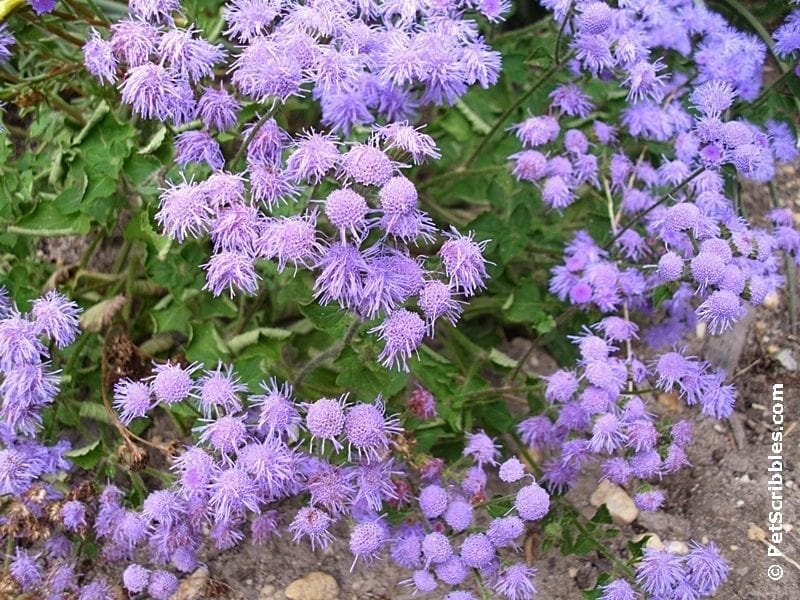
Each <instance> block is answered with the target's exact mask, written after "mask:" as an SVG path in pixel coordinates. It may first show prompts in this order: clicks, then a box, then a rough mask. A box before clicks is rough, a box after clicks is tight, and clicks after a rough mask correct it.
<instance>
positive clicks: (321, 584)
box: [283, 571, 339, 600]
mask: <svg viewBox="0 0 800 600" xmlns="http://www.w3.org/2000/svg"><path fill="white" fill-rule="evenodd" d="M283 593H284V594H286V597H287V598H288V599H289V600H339V584H338V583H336V580H335V579H334V578H333V577H331V576H330V575H328V574H327V573H323V572H322V571H312V572H311V573H309V574H308V575H306V576H305V577H303V578H301V579H297V580H295V581H293V582H292V583H290V584H289V585H288V587H287V588H286V589H285V590H284V591H283Z"/></svg>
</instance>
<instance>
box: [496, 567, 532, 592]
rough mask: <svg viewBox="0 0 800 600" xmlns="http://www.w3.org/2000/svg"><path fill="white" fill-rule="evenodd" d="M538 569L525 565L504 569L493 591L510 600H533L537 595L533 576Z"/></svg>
mask: <svg viewBox="0 0 800 600" xmlns="http://www.w3.org/2000/svg"><path fill="white" fill-rule="evenodd" d="M535 574H536V569H534V568H533V567H529V566H528V565H526V564H525V563H515V564H513V565H509V566H507V567H504V568H503V569H502V570H501V571H500V573H499V574H498V575H497V579H496V580H495V583H494V584H493V585H492V589H493V590H494V591H495V592H497V593H498V594H500V595H501V596H502V597H503V598H507V599H508V600H531V598H533V597H534V595H536V588H535V587H534V586H533V581H532V580H533V576H534V575H535Z"/></svg>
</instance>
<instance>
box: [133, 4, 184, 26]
mask: <svg viewBox="0 0 800 600" xmlns="http://www.w3.org/2000/svg"><path fill="white" fill-rule="evenodd" d="M180 8H181V3H180V0H130V2H129V3H128V10H129V11H130V13H131V14H132V15H135V16H137V17H139V18H140V19H144V20H146V21H151V22H154V23H166V24H168V25H171V24H172V23H173V21H172V13H174V12H176V11H179V10H180Z"/></svg>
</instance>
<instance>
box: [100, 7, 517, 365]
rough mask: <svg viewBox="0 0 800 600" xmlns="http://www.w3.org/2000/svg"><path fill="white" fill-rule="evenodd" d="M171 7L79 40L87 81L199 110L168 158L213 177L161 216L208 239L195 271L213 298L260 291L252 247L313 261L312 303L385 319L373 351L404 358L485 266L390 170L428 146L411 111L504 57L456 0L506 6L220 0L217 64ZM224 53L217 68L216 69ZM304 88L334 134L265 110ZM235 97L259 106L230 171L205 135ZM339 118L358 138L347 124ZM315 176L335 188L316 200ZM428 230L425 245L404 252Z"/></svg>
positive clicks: (179, 120) (221, 128)
mask: <svg viewBox="0 0 800 600" xmlns="http://www.w3.org/2000/svg"><path fill="white" fill-rule="evenodd" d="M179 8H180V7H179V3H177V2H166V1H165V2H155V3H153V2H147V3H145V2H135V3H131V5H130V11H131V14H132V17H131V18H129V19H126V20H123V21H120V22H119V23H116V24H115V25H113V26H112V35H111V38H110V40H107V41H106V40H103V39H102V38H100V37H99V35H97V34H96V33H95V34H93V37H92V38H91V39H90V40H89V42H87V44H86V46H85V47H84V54H85V63H86V67H87V68H88V70H89V71H90V72H91V73H93V74H94V75H95V76H96V77H97V78H98V79H99V80H100V81H104V82H107V83H113V82H116V81H117V79H118V76H119V72H120V70H122V72H123V73H124V76H123V78H122V81H121V83H120V90H121V92H122V100H123V102H125V103H127V104H129V105H130V106H131V109H132V110H133V112H134V113H135V114H137V115H139V116H141V117H144V118H155V119H159V120H161V121H170V122H172V123H173V124H175V125H180V126H186V127H188V126H193V125H194V122H192V123H190V121H191V120H192V119H198V120H199V124H200V128H199V129H188V130H186V131H183V132H182V133H179V134H177V135H176V137H175V149H176V156H175V160H176V161H177V163H178V164H179V165H180V166H181V167H187V166H188V165H191V164H205V165H206V166H207V167H208V168H210V169H211V174H210V175H209V176H208V177H207V178H205V179H203V180H202V181H199V182H195V181H186V180H183V181H179V182H176V183H173V184H171V185H170V186H169V187H168V188H167V189H165V190H163V192H162V195H161V199H160V209H159V211H158V213H157V215H156V220H157V221H158V223H159V224H160V225H161V228H162V231H163V232H164V233H165V234H166V235H168V236H170V237H171V238H173V239H175V240H177V241H178V242H183V241H184V240H185V239H187V238H199V237H203V236H209V237H210V238H211V242H212V245H213V253H212V255H211V258H210V259H209V261H208V262H207V263H206V264H205V265H203V268H204V269H205V271H206V279H207V284H206V289H208V290H209V291H210V292H211V293H213V294H214V295H220V294H222V293H225V292H228V293H229V294H230V295H231V296H233V295H234V294H235V293H238V292H243V293H246V294H255V293H256V292H257V291H258V287H259V279H260V276H259V273H258V270H257V268H256V263H257V262H258V261H260V260H272V261H275V263H276V264H277V269H278V271H283V270H284V269H286V268H287V267H288V268H292V269H294V271H295V272H297V270H298V269H301V268H302V269H308V270H312V271H313V272H315V273H316V283H315V285H314V290H315V296H316V298H317V299H318V301H319V302H321V303H323V304H330V303H335V304H338V305H339V306H340V307H341V308H342V309H344V310H348V311H351V312H353V313H355V314H356V315H358V317H359V318H362V319H370V320H372V319H379V318H380V319H381V321H380V323H379V324H378V325H377V326H376V327H375V328H374V329H373V330H372V331H373V332H374V333H376V334H378V335H379V337H380V338H381V339H382V340H383V341H384V342H385V349H384V351H383V353H382V354H381V356H380V360H381V362H382V363H383V364H384V365H385V366H387V367H399V368H402V369H406V368H407V367H406V361H407V359H408V358H409V357H410V356H411V355H412V354H413V353H414V352H415V351H416V349H417V347H418V346H419V345H420V343H421V342H422V340H423V338H424V337H425V336H426V334H427V335H432V334H433V328H434V322H435V321H437V320H438V319H445V320H446V321H449V322H451V323H452V322H455V321H456V320H457V319H458V318H459V316H460V314H461V311H462V305H463V303H464V300H465V299H466V298H468V297H469V296H471V295H473V294H474V293H475V292H476V291H478V290H479V289H481V288H482V287H483V285H484V280H485V279H486V277H487V275H486V269H485V260H484V259H483V257H482V251H483V249H484V246H485V242H478V241H476V240H474V239H473V237H472V235H471V234H467V235H463V234H460V233H458V232H457V231H455V230H453V231H452V232H442V231H439V230H437V228H436V227H435V226H434V224H433V222H432V221H431V219H430V217H429V216H428V215H427V213H426V212H425V211H423V210H422V209H420V207H419V201H418V191H417V189H416V186H415V185H414V183H413V182H412V181H410V180H409V179H408V178H406V177H404V176H403V175H402V169H405V168H407V167H409V166H410V165H409V163H408V162H407V161H410V162H411V163H413V164H420V163H422V162H424V161H425V160H427V159H430V158H438V157H439V152H438V150H437V148H436V144H435V142H434V140H433V139H432V138H431V137H430V136H428V135H426V134H425V133H423V132H422V131H421V128H420V127H413V126H411V125H409V124H408V119H410V118H412V117H414V116H415V115H416V114H417V113H418V111H419V110H420V109H422V108H424V107H426V106H429V105H452V104H454V103H455V102H456V101H457V100H458V98H459V97H460V96H461V95H463V94H464V93H465V92H466V91H467V89H468V88H469V86H471V85H473V84H476V83H477V84H479V85H481V86H482V87H488V86H489V85H492V84H493V83H494V82H495V81H496V80H497V77H498V72H499V69H500V55H499V53H498V52H496V51H494V50H491V49H490V48H489V47H488V46H487V45H486V44H485V42H484V40H483V38H482V37H481V35H480V33H479V30H478V26H477V23H476V22H475V21H474V20H472V19H469V18H466V16H465V11H477V12H478V13H479V14H481V15H483V16H484V17H485V18H487V19H489V20H492V21H495V20H498V19H500V18H501V15H502V13H503V12H504V11H505V10H506V9H507V8H508V7H507V5H506V4H505V3H504V2H494V1H487V0H480V1H477V2H466V3H458V5H457V6H456V4H455V3H452V4H450V3H443V4H436V3H432V4H426V3H407V2H388V3H382V4H381V5H380V6H378V5H375V4H373V3H369V2H367V3H360V4H359V3H356V4H354V3H351V2H341V1H331V0H325V1H317V2H307V3H302V4H301V3H280V2H274V1H272V0H260V1H254V0H237V1H233V2H230V3H229V4H227V5H226V7H225V9H224V16H225V23H226V25H227V29H226V30H225V34H226V35H227V36H228V39H229V40H230V42H231V43H232V44H237V45H239V47H238V49H237V50H236V51H235V52H234V53H233V55H232V56H231V57H230V60H229V62H226V60H228V53H229V51H228V49H226V48H225V47H223V46H222V45H214V44H211V43H209V42H207V41H206V40H204V39H203V38H202V37H200V35H199V32H198V31H197V30H196V29H194V28H192V27H189V28H179V27H176V26H175V23H174V19H173V13H175V11H178V10H179ZM234 57H235V58H234ZM222 66H227V67H228V69H227V73H228V75H229V76H228V75H226V76H221V75H218V71H219V68H220V67H222ZM305 94H310V96H311V98H312V99H313V100H315V101H318V102H319V104H320V106H321V108H322V124H323V125H325V126H327V127H328V128H329V130H330V132H328V133H323V132H320V131H316V130H314V129H309V130H304V131H302V132H300V133H298V134H296V135H291V134H290V133H289V132H287V131H285V130H284V129H282V128H281V127H280V126H279V125H278V123H277V121H276V120H275V118H273V117H270V116H269V115H270V114H272V113H273V112H275V107H277V106H278V105H281V104H283V103H285V102H286V101H287V100H289V98H291V97H292V96H302V95H305ZM248 103H250V104H253V103H255V104H257V105H264V104H266V105H271V106H272V108H269V109H268V112H267V114H265V115H264V116H263V117H261V118H257V119H256V120H255V121H253V122H250V123H248V124H246V125H245V126H244V128H243V130H242V133H241V139H240V143H241V145H240V151H239V153H237V155H236V156H234V157H232V158H231V159H230V160H228V161H227V163H228V170H226V168H225V167H226V158H225V156H224V155H223V152H222V149H221V147H220V144H219V143H218V141H217V138H218V137H222V136H228V137H230V136H231V134H233V133H234V132H235V128H236V125H237V123H238V121H239V114H240V112H241V109H242V107H243V106H244V105H246V104H248ZM366 126H371V129H369V130H367V129H365V127H366ZM351 132H354V133H355V134H356V136H355V139H352V138H351V139H349V140H347V141H346V140H345V139H343V137H342V135H345V136H346V135H348V134H350V133H351ZM242 150H244V153H243V154H244V158H245V169H244V171H241V172H239V171H237V169H238V168H239V165H238V164H237V159H238V157H239V154H241V153H242ZM323 181H330V182H332V183H334V184H335V185H336V189H333V191H331V192H330V193H328V195H327V197H326V198H324V199H317V198H314V195H315V193H316V191H317V189H318V187H319V185H320V184H321V183H323ZM303 189H306V190H307V192H303ZM301 196H302V198H301ZM281 205H288V206H289V208H290V210H291V213H292V214H290V215H288V216H287V215H286V214H285V212H286V211H285V210H283V211H282V212H283V214H282V213H281V208H280V207H281ZM318 207H319V208H321V211H320V210H319V209H318ZM279 214H280V215H281V216H278V215H279ZM437 240H438V241H439V242H440V243H441V247H440V249H439V251H438V254H437V256H436V257H433V258H427V257H425V256H418V252H414V251H412V248H411V247H412V246H416V245H418V244H423V245H425V244H431V243H433V242H436V241H437ZM409 303H412V304H413V305H415V307H416V310H414V307H413V306H411V304H409ZM420 313H421V314H420Z"/></svg>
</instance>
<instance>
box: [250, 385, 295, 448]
mask: <svg viewBox="0 0 800 600" xmlns="http://www.w3.org/2000/svg"><path fill="white" fill-rule="evenodd" d="M261 388H262V389H263V390H264V394H259V395H256V396H251V397H250V404H251V406H253V407H256V408H257V409H258V411H259V413H258V426H259V428H260V429H262V430H266V431H267V432H268V433H269V435H272V436H276V437H282V436H287V437H289V438H290V439H292V438H296V437H297V434H298V429H299V426H300V423H301V421H302V419H301V418H300V413H299V412H298V411H297V407H296V405H295V402H294V400H293V398H292V386H291V385H289V384H288V383H284V384H283V385H281V386H279V385H278V382H277V380H276V379H274V378H273V379H270V382H269V384H266V383H263V382H262V383H261Z"/></svg>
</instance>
